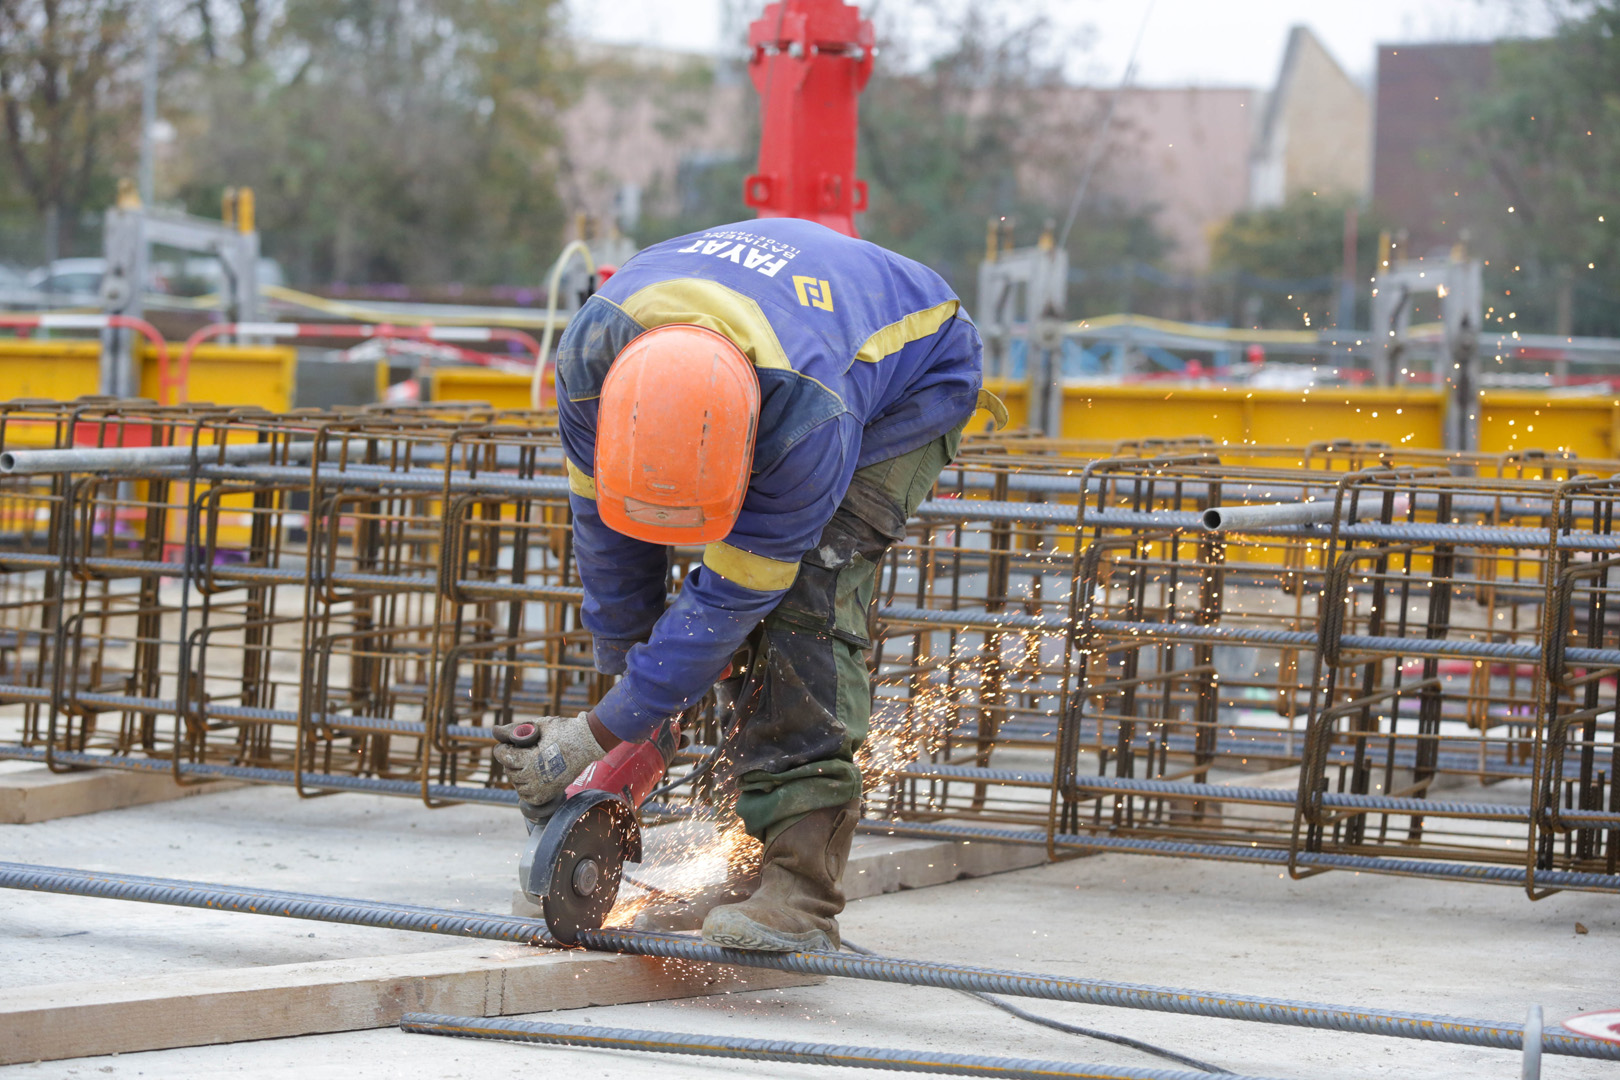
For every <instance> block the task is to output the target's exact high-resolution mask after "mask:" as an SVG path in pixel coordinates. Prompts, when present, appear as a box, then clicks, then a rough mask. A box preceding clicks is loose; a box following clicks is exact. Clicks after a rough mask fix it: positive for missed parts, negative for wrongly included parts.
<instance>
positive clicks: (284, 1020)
mask: <svg viewBox="0 0 1620 1080" xmlns="http://www.w3.org/2000/svg"><path fill="white" fill-rule="evenodd" d="M820 981H822V980H821V979H820V978H818V977H813V976H804V975H791V974H788V973H785V972H776V971H762V970H754V969H748V968H731V967H722V966H720V965H715V964H693V963H683V962H679V961H668V960H660V959H655V958H650V957H640V956H616V955H607V954H602V953H586V952H579V951H566V952H565V951H561V950H556V949H534V948H529V947H527V946H521V945H505V944H493V943H492V944H486V945H475V946H458V947H456V948H454V949H444V950H438V951H434V952H427V953H413V954H408V955H405V956H381V957H372V958H367V959H359V960H323V961H319V962H315V963H308V964H287V965H281V966H276V967H262V968H236V969H231V970H227V971H192V972H182V973H177V974H174V975H156V976H151V977H147V978H138V979H116V980H109V981H107V982H102V983H97V982H75V983H62V984H56V985H51V986H36V987H21V988H17V989H12V990H0V1065H13V1064H17V1063H19V1062H27V1061H54V1060H58V1059H61V1058H72V1057H88V1056H91V1055H96V1054H111V1053H132V1052H134V1051H139V1050H162V1049H168V1048H171V1047H177V1046H200V1045H204V1044H210V1043H227V1042H241V1041H244V1040H249V1039H276V1038H285V1037H287V1036H293V1035H314V1034H320V1033H324V1032H332V1031H353V1030H358V1029H362V1028H378V1027H387V1026H390V1025H392V1024H395V1023H398V1022H399V1017H400V1015H401V1014H402V1013H405V1012H442V1013H453V1014H456V1015H458V1016H510V1015H515V1014H520V1013H533V1012H546V1011H550V1010H553V1009H583V1008H586V1007H588V1006H592V1005H622V1004H627V1003H631V1002H639V1001H659V1000H663V999H666V998H676V997H697V996H701V995H707V994H724V993H732V992H734V991H738V990H755V991H757V990H769V989H775V988H778V987H783V986H806V985H810V984H814V983H818V982H820Z"/></svg>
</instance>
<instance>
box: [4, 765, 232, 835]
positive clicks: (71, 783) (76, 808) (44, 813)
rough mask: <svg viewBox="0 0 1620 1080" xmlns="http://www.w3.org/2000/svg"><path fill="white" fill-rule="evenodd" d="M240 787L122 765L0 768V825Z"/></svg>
mask: <svg viewBox="0 0 1620 1080" xmlns="http://www.w3.org/2000/svg"><path fill="white" fill-rule="evenodd" d="M242 786H243V785H242V783H241V782H240V781H236V780H209V781H206V782H204V783H200V784H177V783H175V782H174V780H173V778H171V777H170V776H168V775H167V774H166V773H146V772H130V771H127V770H123V769H86V770H84V771H82V772H70V773H56V772H51V770H50V769H48V768H46V767H45V766H43V765H41V766H38V767H36V768H31V769H18V770H16V771H14V772H0V825H32V824H35V823H37V822H41V821H52V820H54V819H56V818H64V817H74V816H76V815H78V814H94V813H99V812H100V811H102V810H121V809H123V808H124V807H126V806H141V805H143V804H145V803H155V802H168V801H169V800H171V799H186V798H190V797H191V796H193V795H207V794H212V793H214V792H220V791H229V790H231V789H232V788H238V787H242Z"/></svg>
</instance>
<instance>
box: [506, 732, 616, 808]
mask: <svg viewBox="0 0 1620 1080" xmlns="http://www.w3.org/2000/svg"><path fill="white" fill-rule="evenodd" d="M494 735H495V743H496V746H495V760H496V761H498V762H500V763H501V767H502V768H503V769H505V770H506V774H507V775H508V776H510V777H511V778H512V786H513V787H514V788H516V789H517V793H518V798H520V799H522V800H523V801H524V802H526V803H528V804H529V805H531V806H544V805H545V804H546V803H549V802H551V801H552V800H553V799H558V798H561V797H562V794H563V791H564V790H565V789H566V788H567V787H568V785H569V784H571V783H573V782H574V779H575V777H577V776H579V774H580V773H582V772H584V771H585V769H586V768H587V767H588V766H590V764H591V763H592V762H595V761H600V760H601V759H602V757H603V756H604V755H605V754H606V753H607V751H605V750H603V749H602V746H601V744H600V743H598V742H597V741H596V736H595V735H593V734H592V733H591V723H590V713H588V712H582V713H580V714H579V715H578V716H541V717H536V718H535V719H533V720H524V721H522V722H520V723H516V724H497V725H496V726H495V729H494Z"/></svg>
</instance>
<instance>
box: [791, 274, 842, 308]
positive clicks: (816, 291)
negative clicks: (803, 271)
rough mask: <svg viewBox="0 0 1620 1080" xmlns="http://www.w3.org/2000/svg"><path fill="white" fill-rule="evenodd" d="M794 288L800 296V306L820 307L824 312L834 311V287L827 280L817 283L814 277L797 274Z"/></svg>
mask: <svg viewBox="0 0 1620 1080" xmlns="http://www.w3.org/2000/svg"><path fill="white" fill-rule="evenodd" d="M793 288H794V291H796V292H797V293H798V294H799V306H801V307H818V308H820V309H821V310H822V311H831V310H832V309H833V303H832V286H831V285H829V284H828V283H827V279H826V278H822V279H821V280H820V281H817V280H816V279H815V278H813V277H802V276H800V275H798V274H795V275H794V276H793Z"/></svg>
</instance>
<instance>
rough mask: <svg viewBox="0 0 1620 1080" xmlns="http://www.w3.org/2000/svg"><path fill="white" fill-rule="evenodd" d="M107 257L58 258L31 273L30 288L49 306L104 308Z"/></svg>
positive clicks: (29, 278)
mask: <svg viewBox="0 0 1620 1080" xmlns="http://www.w3.org/2000/svg"><path fill="white" fill-rule="evenodd" d="M106 272H107V260H106V259H57V260H56V261H55V262H53V263H51V264H50V265H49V266H41V267H40V268H38V269H37V270H34V271H33V272H31V273H30V274H29V275H28V278H27V282H26V284H27V287H28V288H29V289H30V290H32V291H33V292H35V293H37V294H39V296H40V300H41V301H42V302H43V303H45V305H46V306H48V307H100V306H101V278H102V276H103V275H104V274H106Z"/></svg>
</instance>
